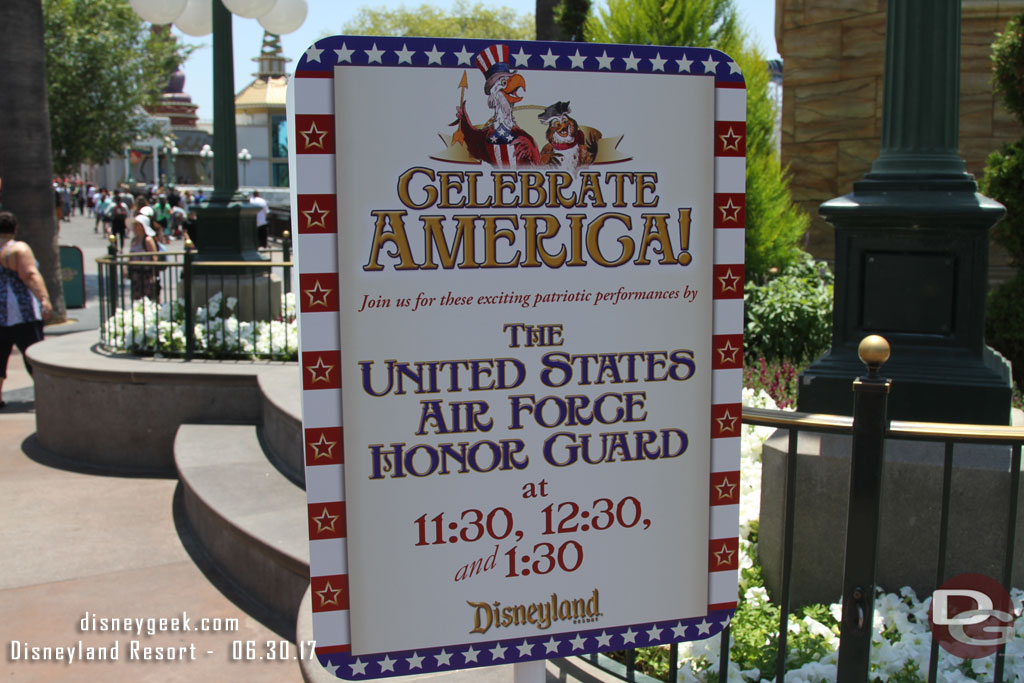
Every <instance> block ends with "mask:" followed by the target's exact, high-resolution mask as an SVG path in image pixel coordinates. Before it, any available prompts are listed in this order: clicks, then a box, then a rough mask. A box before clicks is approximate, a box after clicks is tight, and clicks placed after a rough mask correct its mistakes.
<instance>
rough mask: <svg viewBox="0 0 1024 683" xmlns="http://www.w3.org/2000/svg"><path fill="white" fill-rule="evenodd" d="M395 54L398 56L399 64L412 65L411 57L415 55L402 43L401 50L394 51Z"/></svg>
mask: <svg viewBox="0 0 1024 683" xmlns="http://www.w3.org/2000/svg"><path fill="white" fill-rule="evenodd" d="M395 54H396V55H398V63H399V64H412V56H413V55H414V54H416V53H415V52H413V51H412V50H410V49H408V48H406V47H405V43H402V49H401V50H395Z"/></svg>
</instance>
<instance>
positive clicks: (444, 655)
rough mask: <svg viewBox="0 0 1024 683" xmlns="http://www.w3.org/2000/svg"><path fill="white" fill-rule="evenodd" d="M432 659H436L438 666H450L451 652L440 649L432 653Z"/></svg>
mask: <svg viewBox="0 0 1024 683" xmlns="http://www.w3.org/2000/svg"><path fill="white" fill-rule="evenodd" d="M434 659H435V660H437V665H438V666H451V665H452V653H451V652H445V651H444V650H441V651H440V652H438V653H437V654H436V655H434Z"/></svg>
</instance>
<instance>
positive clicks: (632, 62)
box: [622, 52, 640, 71]
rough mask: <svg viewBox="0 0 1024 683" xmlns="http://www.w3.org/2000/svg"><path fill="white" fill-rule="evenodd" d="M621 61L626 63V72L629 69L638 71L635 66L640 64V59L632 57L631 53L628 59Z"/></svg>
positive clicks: (624, 58)
mask: <svg viewBox="0 0 1024 683" xmlns="http://www.w3.org/2000/svg"><path fill="white" fill-rule="evenodd" d="M622 61H624V62H625V63H626V71H629V70H630V69H632V70H633V71H638V69H637V65H638V64H639V63H640V58H639V57H634V56H633V53H632V52H630V53H629V56H628V57H623V58H622Z"/></svg>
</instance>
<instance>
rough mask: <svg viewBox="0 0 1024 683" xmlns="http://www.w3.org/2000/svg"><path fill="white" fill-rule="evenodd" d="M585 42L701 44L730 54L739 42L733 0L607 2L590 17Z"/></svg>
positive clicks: (613, 0) (610, 0) (737, 19)
mask: <svg viewBox="0 0 1024 683" xmlns="http://www.w3.org/2000/svg"><path fill="white" fill-rule="evenodd" d="M587 38H588V40H591V41H594V42H598V43H632V44H636V45H649V44H653V45H703V46H711V47H716V48H718V49H719V50H723V51H725V52H729V51H730V50H731V49H732V48H734V47H735V46H736V45H737V44H738V43H739V42H740V24H739V17H738V16H737V14H736V8H735V6H734V5H733V0H608V3H607V7H605V8H602V9H600V10H599V11H598V12H597V14H596V15H591V18H590V20H589V21H588V23H587Z"/></svg>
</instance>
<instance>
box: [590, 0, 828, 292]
mask: <svg viewBox="0 0 1024 683" xmlns="http://www.w3.org/2000/svg"><path fill="white" fill-rule="evenodd" d="M587 37H588V39H590V40H595V41H599V42H613V43H639V44H652V43H653V44H656V45H695V46H707V47H714V48H717V49H719V50H722V51H723V52H726V53H728V54H730V56H732V57H733V58H734V59H735V60H736V63H737V64H739V66H740V68H741V69H742V70H743V75H744V78H745V80H746V83H747V174H746V180H747V209H746V216H747V234H746V272H747V280H748V282H762V281H763V280H764V279H765V278H766V277H767V276H768V274H769V273H770V271H771V269H772V268H779V269H781V268H785V267H787V266H789V265H791V264H793V263H795V262H796V261H798V260H799V255H800V249H799V247H798V246H797V245H798V243H799V241H800V238H801V237H802V236H803V235H804V233H805V232H806V231H807V226H808V222H809V219H808V217H807V216H806V214H804V213H803V212H802V211H801V210H800V209H799V208H797V207H796V206H795V205H794V204H793V202H792V199H791V197H790V194H789V179H788V178H787V174H786V171H785V170H784V169H783V168H782V165H781V163H780V162H779V158H778V154H777V153H776V148H775V115H776V107H775V102H774V100H773V99H772V97H771V91H770V89H769V85H770V82H771V74H770V72H769V71H768V65H767V62H766V61H765V59H764V56H763V55H761V54H760V53H759V52H758V51H757V50H756V49H750V48H747V47H745V42H746V41H745V40H744V38H743V35H742V33H741V31H740V28H739V19H738V17H737V14H736V8H735V6H734V4H733V0H608V6H607V8H603V9H601V10H599V11H598V12H597V14H596V15H593V16H591V19H590V22H589V23H588V24H587Z"/></svg>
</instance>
